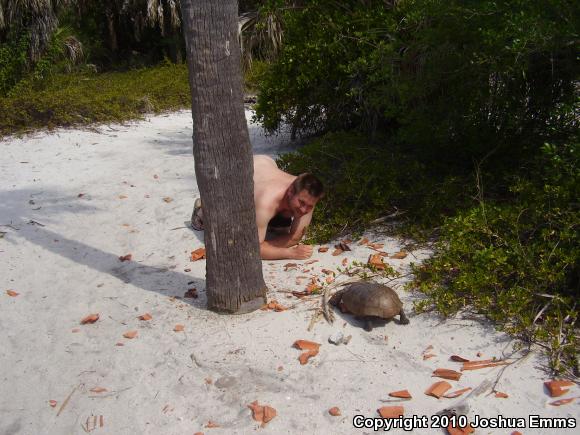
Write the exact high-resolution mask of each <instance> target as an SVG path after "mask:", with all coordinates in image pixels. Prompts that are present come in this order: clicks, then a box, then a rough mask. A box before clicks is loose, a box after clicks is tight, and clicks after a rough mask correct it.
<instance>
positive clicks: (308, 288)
mask: <svg viewBox="0 0 580 435" xmlns="http://www.w3.org/2000/svg"><path fill="white" fill-rule="evenodd" d="M317 290H320V286H319V285H318V284H317V283H315V282H312V283H310V284H308V285H307V286H306V293H307V294H311V293H314V292H316V291H317Z"/></svg>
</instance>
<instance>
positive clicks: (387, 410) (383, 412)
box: [377, 406, 405, 418]
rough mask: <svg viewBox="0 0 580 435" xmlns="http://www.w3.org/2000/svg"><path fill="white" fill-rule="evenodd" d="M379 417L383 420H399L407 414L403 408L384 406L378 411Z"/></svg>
mask: <svg viewBox="0 0 580 435" xmlns="http://www.w3.org/2000/svg"><path fill="white" fill-rule="evenodd" d="M377 412H378V413H379V415H380V416H381V417H383V418H398V417H400V416H401V415H403V414H404V413H405V408H403V407H402V406H382V407H380V408H379V409H377Z"/></svg>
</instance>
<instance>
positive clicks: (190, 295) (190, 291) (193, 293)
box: [183, 288, 199, 299]
mask: <svg viewBox="0 0 580 435" xmlns="http://www.w3.org/2000/svg"><path fill="white" fill-rule="evenodd" d="M183 297H184V298H192V299H197V298H198V297H199V295H198V294H197V289H196V288H190V289H188V290H187V291H186V292H185V293H184V294H183Z"/></svg>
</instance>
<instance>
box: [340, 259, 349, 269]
mask: <svg viewBox="0 0 580 435" xmlns="http://www.w3.org/2000/svg"><path fill="white" fill-rule="evenodd" d="M341 263H342V265H343V266H345V267H346V265H347V264H348V258H343V259H342V262H341Z"/></svg>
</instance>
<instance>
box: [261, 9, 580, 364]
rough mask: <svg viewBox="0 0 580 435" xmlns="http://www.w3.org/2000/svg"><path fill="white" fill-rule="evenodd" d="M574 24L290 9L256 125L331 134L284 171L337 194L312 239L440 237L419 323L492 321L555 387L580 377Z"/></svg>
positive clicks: (440, 12)
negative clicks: (529, 346)
mask: <svg viewBox="0 0 580 435" xmlns="http://www.w3.org/2000/svg"><path fill="white" fill-rule="evenodd" d="M267 7H270V8H276V7H278V8H279V7H280V2H270V3H269V5H267ZM578 12H579V8H578V6H577V4H576V3H574V2H569V1H560V0H558V1H547V2H546V1H542V2H540V1H484V0H482V1H478V2H464V1H400V2H379V1H366V2H360V1H347V2H335V1H330V0H318V1H312V2H308V3H305V4H304V5H303V6H301V7H297V8H291V9H286V10H285V11H284V13H283V16H282V19H283V22H284V32H285V36H284V47H283V49H282V51H281V52H280V54H279V56H278V58H277V60H276V61H275V62H273V63H271V64H270V65H269V67H268V68H267V69H265V70H264V71H263V73H262V74H261V75H260V79H261V80H260V87H259V99H258V105H257V115H256V116H257V119H258V120H260V121H261V122H263V123H264V125H265V126H266V127H267V128H269V129H270V130H272V131H275V130H276V129H277V128H278V127H279V126H280V124H281V123H282V122H288V123H290V124H291V125H292V126H293V130H294V132H295V133H296V134H298V135H299V134H305V135H322V136H321V137H319V138H317V139H316V140H314V141H311V142H310V143H309V144H308V145H306V146H305V147H304V148H302V149H301V150H300V151H299V152H298V153H294V154H291V155H287V156H284V157H283V158H282V159H281V163H282V164H283V165H284V167H286V168H287V169H288V170H290V171H295V172H300V171H305V170H311V171H313V172H315V173H317V174H320V175H321V176H322V177H323V178H324V181H325V182H326V183H327V185H328V186H329V189H328V190H329V195H328V196H327V198H326V199H325V201H324V203H323V204H322V206H321V207H319V209H318V210H317V219H315V221H316V222H317V224H316V227H315V228H314V231H313V232H312V236H313V237H314V238H317V239H327V238H329V237H331V236H332V235H334V234H336V233H337V232H340V231H345V230H346V231H348V230H349V229H350V230H352V229H353V227H354V228H355V229H358V230H360V228H361V227H364V226H365V224H368V223H369V222H371V221H372V220H373V219H376V218H379V217H381V216H385V215H389V214H391V213H393V212H398V213H403V214H400V215H399V220H400V221H402V222H404V223H405V225H404V226H403V227H402V231H403V233H404V234H406V235H409V234H414V235H416V236H417V235H419V234H420V233H419V232H422V233H423V235H424V236H425V237H427V238H429V237H431V236H437V237H436V238H437V243H436V244H435V246H434V247H435V249H436V255H435V256H434V257H433V259H432V260H431V261H428V262H427V263H425V264H424V265H422V266H417V267H416V279H415V281H414V282H413V284H412V287H415V288H420V289H421V290H422V291H423V292H424V293H425V294H426V295H428V299H426V300H425V301H423V302H422V303H420V304H418V306H417V309H419V310H426V309H431V308H436V309H437V310H438V311H439V312H441V313H443V314H445V315H450V314H453V313H455V312H457V311H459V310H464V309H468V310H473V311H475V312H477V313H481V314H484V315H485V316H487V317H489V318H490V319H492V320H494V321H496V322H497V324H498V326H500V327H502V328H504V329H505V330H507V331H509V332H512V333H514V334H517V335H518V336H520V337H522V338H525V339H526V340H527V341H528V342H529V341H535V342H538V343H542V345H545V346H547V347H548V348H549V349H550V350H551V352H550V355H551V363H552V367H553V368H554V369H556V370H559V371H563V370H567V369H570V368H573V370H578V366H577V365H578V361H577V359H576V358H577V352H578V339H577V327H576V320H577V316H578V306H577V303H578V300H579V297H580V287H579V286H580V265H579V258H580V255H579V254H580V252H579V248H578V246H579V237H578V224H579V222H580V213H579V203H578V198H579V197H580V196H579V193H580V192H579V181H580V180H579V171H578V153H579V151H580V150H579V148H578V136H577V133H578V119H577V109H578V107H577V98H578V94H577V86H578V81H577V80H578V62H577V56H576V52H577V34H576V30H575V29H578V24H579V23H578V18H579V14H578ZM563 362H564V363H565V364H562V363H563ZM576 374H577V372H576Z"/></svg>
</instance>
